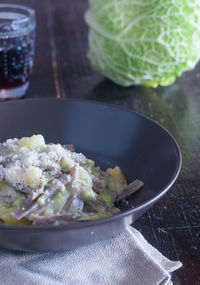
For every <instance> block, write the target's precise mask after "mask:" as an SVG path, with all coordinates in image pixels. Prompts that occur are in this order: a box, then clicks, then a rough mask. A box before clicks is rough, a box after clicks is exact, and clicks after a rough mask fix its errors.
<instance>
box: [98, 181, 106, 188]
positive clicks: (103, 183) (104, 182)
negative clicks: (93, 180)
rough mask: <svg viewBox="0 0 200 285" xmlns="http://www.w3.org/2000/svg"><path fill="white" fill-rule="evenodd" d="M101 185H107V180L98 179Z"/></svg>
mask: <svg viewBox="0 0 200 285" xmlns="http://www.w3.org/2000/svg"><path fill="white" fill-rule="evenodd" d="M100 183H101V185H102V186H103V188H106V187H107V182H106V181H105V180H103V179H101V180H100Z"/></svg>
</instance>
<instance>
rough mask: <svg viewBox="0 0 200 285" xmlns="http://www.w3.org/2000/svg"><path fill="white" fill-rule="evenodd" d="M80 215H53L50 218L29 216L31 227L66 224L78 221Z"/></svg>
mask: <svg viewBox="0 0 200 285" xmlns="http://www.w3.org/2000/svg"><path fill="white" fill-rule="evenodd" d="M80 217H81V214H79V215H77V214H72V213H67V214H63V215H55V216H52V217H44V216H37V215H33V214H32V215H30V220H31V221H33V225H47V224H54V223H55V222H58V223H62V222H65V223H68V222H72V221H75V220H78V219H80Z"/></svg>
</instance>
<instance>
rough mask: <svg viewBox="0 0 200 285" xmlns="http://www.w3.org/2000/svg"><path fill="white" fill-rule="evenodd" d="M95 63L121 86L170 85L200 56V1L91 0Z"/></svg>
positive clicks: (91, 50) (88, 16)
mask: <svg viewBox="0 0 200 285" xmlns="http://www.w3.org/2000/svg"><path fill="white" fill-rule="evenodd" d="M85 18H86V21H87V23H88V25H89V27H90V31H89V58H90V60H91V63H92V66H93V68H94V69H95V70H96V71H98V72H100V73H102V74H103V75H105V76H106V77H108V78H110V79H111V80H113V81H114V82H116V83H117V84H119V85H122V86H131V85H137V84H142V85H146V86H153V87H156V86H157V85H170V84H172V83H173V82H174V81H175V79H176V77H177V76H180V75H181V74H182V73H183V72H184V71H186V70H191V69H193V68H194V67H195V65H196V64H197V62H198V60H199V58H200V1H199V0H173V1H172V0H109V1H108V0H90V8H89V10H88V11H87V13H86V17H85Z"/></svg>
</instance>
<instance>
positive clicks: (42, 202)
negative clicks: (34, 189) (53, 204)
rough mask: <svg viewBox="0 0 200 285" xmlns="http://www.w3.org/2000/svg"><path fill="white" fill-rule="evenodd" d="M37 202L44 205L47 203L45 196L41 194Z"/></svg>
mask: <svg viewBox="0 0 200 285" xmlns="http://www.w3.org/2000/svg"><path fill="white" fill-rule="evenodd" d="M37 202H38V204H39V205H40V206H41V207H42V206H44V205H45V202H46V201H45V199H44V197H42V196H41V197H40V198H38V200H37Z"/></svg>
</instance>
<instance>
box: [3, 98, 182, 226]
mask: <svg viewBox="0 0 200 285" xmlns="http://www.w3.org/2000/svg"><path fill="white" fill-rule="evenodd" d="M32 101H34V102H39V101H58V102H59V101H64V102H77V103H81V104H83V103H87V104H88V103H89V104H93V105H102V106H106V107H110V108H114V109H119V110H122V111H124V112H128V113H130V114H132V115H135V116H137V117H140V118H141V117H142V118H143V119H146V120H149V121H151V123H153V124H154V125H157V126H158V127H159V128H161V129H162V130H164V131H165V132H166V133H167V134H168V136H169V137H171V139H172V141H173V143H174V146H175V147H176V152H177V157H178V159H177V163H176V169H175V171H174V173H173V176H172V177H171V180H170V181H169V182H168V184H167V185H166V186H165V187H163V188H162V189H161V190H160V192H159V193H158V194H157V195H155V196H154V197H153V198H152V199H150V200H148V201H146V202H144V203H142V204H140V205H139V206H136V207H133V208H132V209H130V210H126V211H123V212H120V213H118V214H116V215H113V216H110V217H107V218H102V219H99V220H94V221H85V222H74V223H72V224H68V225H60V226H59V225H58V226H55V225H41V226H32V225H28V226H12V225H6V224H0V230H10V231H13V230H14V231H22V230H26V229H28V230H29V231H40V232H42V231H52V230H54V231H67V230H76V229H81V228H89V227H93V226H96V225H101V224H105V223H110V222H113V221H115V220H119V219H121V218H123V217H126V216H129V215H132V214H134V213H137V212H138V211H140V210H142V209H143V208H147V207H150V206H151V205H153V204H154V203H155V202H156V201H158V200H159V199H160V198H161V197H162V196H163V195H164V194H166V192H167V191H168V190H169V189H170V188H171V187H172V185H173V184H174V182H175V181H176V179H177V178H178V176H179V173H180V171H181V166H182V155H181V150H180V147H179V145H178V143H177V142H176V139H175V138H174V136H173V135H172V134H171V133H170V132H169V131H168V130H167V129H166V128H165V127H164V126H162V125H161V124H159V123H158V122H156V121H154V120H152V119H151V118H149V117H148V116H145V115H141V114H139V113H137V112H135V111H131V110H129V109H127V108H125V107H123V106H118V105H115V104H112V103H104V102H99V101H95V100H88V99H79V98H55V97H44V98H25V99H24V100H12V101H6V102H1V103H0V106H3V105H4V104H6V105H8V104H13V103H15V104H22V103H26V102H32ZM0 108H1V107H0Z"/></svg>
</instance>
